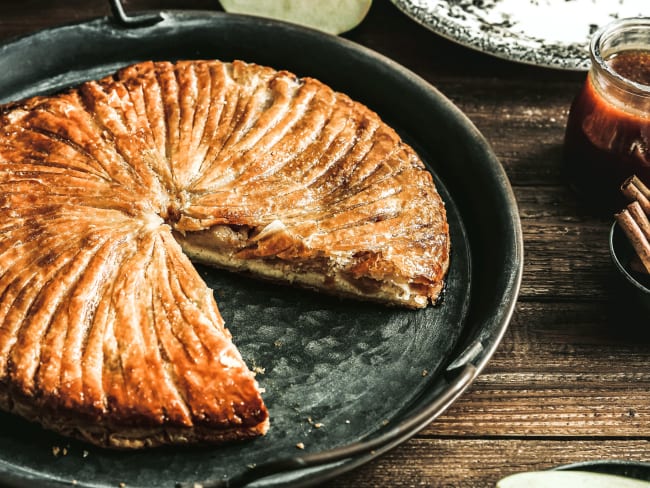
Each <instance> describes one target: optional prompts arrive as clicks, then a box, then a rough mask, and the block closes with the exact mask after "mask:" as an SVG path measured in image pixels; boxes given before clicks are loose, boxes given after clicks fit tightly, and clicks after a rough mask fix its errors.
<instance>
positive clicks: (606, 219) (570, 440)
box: [0, 0, 650, 488]
mask: <svg viewBox="0 0 650 488" xmlns="http://www.w3.org/2000/svg"><path fill="white" fill-rule="evenodd" d="M125 6H126V8H127V9H128V10H129V11H137V10H141V9H146V8H156V9H160V8H192V9H219V8H220V7H219V4H218V2H217V0H129V1H125ZM0 9H1V10H0V11H1V14H0V39H8V38H10V37H12V36H17V35H22V34H27V33H30V32H33V31H35V30H37V29H40V28H43V27H46V26H50V25H57V24H62V23H67V22H74V21H79V20H82V19H86V18H91V17H96V16H100V15H106V14H108V12H109V9H108V6H107V1H105V0H69V1H67V2H49V1H46V0H22V1H14V0H10V1H5V2H2V6H1V7H0ZM345 37H347V38H348V39H351V40H353V41H355V42H358V43H360V44H363V45H365V46H367V47H370V48H371V49H374V50H376V51H378V52H380V53H382V54H384V55H386V56H388V57H390V58H392V59H393V60H395V61H397V62H399V63H401V64H402V65H404V66H406V67H407V68H409V69H411V70H413V71H414V72H416V73H417V74H419V75H420V76H422V77H423V78H424V79H426V80H428V81H429V82H430V83H431V84H433V85H434V86H436V87H437V88H438V89H439V90H440V91H442V92H443V93H444V94H445V95H446V96H447V97H449V98H450V99H451V100H452V101H453V102H454V103H455V104H456V105H458V107H459V108H460V109H461V110H463V111H464V112H465V113H466V114H467V116H468V117H469V118H470V119H471V120H472V121H473V122H474V123H475V124H476V126H477V127H478V129H479V130H480V131H481V132H482V133H483V135H484V136H485V137H486V139H487V140H488V142H489V143H490V144H491V146H492V147H493V149H494V151H495V153H496V155H497V156H498V158H499V159H500V161H501V162H502V164H503V166H504V167H505V169H506V171H507V173H508V175H509V177H510V180H511V183H512V185H513V188H514V191H515V195H516V197H517V200H518V204H519V210H520V215H521V221H522V226H523V232H524V239H525V242H524V246H525V264H524V276H523V284H522V288H521V295H520V299H519V302H518V304H517V308H516V312H515V314H514V317H513V320H512V322H511V325H510V328H509V330H508V331H507V333H506V336H505V338H504V340H503V342H502V343H501V345H500V347H499V348H498V350H497V351H496V353H495V355H494V357H493V359H492V360H491V361H490V362H489V364H488V366H487V368H486V369H485V370H484V372H483V374H482V375H480V376H479V378H478V379H477V380H476V381H475V382H474V383H473V384H472V386H471V387H470V389H469V391H468V392H466V394H464V395H463V396H462V397H461V398H460V399H459V400H458V401H457V402H455V403H454V404H453V405H452V406H451V407H450V408H449V409H448V410H447V411H446V412H445V413H444V414H443V415H442V416H441V417H440V418H439V419H437V420H436V421H435V422H433V423H432V424H431V425H429V426H428V427H426V428H425V429H424V430H423V431H421V432H420V433H419V434H418V435H416V436H415V437H414V438H413V439H411V440H410V441H408V442H406V443H404V444H402V445H401V446H399V447H397V448H396V449H394V450H392V451H390V452H389V453H387V454H385V455H384V456H382V457H381V458H379V459H377V460H375V461H373V462H371V463H369V464H367V465H364V466H362V467H361V468H359V469H357V470H355V471H353V472H351V473H348V474H346V475H343V476H341V477H339V478H337V479H335V480H333V481H331V482H329V483H328V484H327V485H328V486H342V487H375V486H398V487H415V486H418V487H420V486H429V487H465V486H468V487H477V488H480V487H492V486H494V484H495V482H496V481H497V480H498V479H499V478H501V477H503V476H505V475H507V474H511V473H514V472H519V471H524V470H539V469H547V468H550V467H552V466H557V465H561V464H566V463H574V462H579V461H584V460H593V459H627V460H644V461H649V460H650V444H649V441H650V368H648V364H649V363H650V334H649V333H648V331H647V330H646V328H647V327H648V325H649V324H648V319H647V317H645V316H641V315H639V314H630V313H626V312H624V307H623V305H622V304H623V301H622V299H621V297H620V295H619V293H618V291H619V290H618V288H617V286H616V281H615V274H614V268H613V266H612V264H611V262H610V258H609V254H608V250H607V235H608V231H609V227H610V225H611V223H612V221H613V220H612V217H611V216H609V215H597V214H595V213H594V212H593V211H592V210H591V209H590V208H589V207H588V206H586V205H584V204H582V203H581V202H580V201H578V200H577V199H576V196H575V195H574V194H573V193H572V192H571V191H570V190H569V189H568V187H567V185H566V182H565V181H564V179H563V174H562V164H561V155H562V144H563V136H564V126H565V123H566V118H567V114H568V109H569V106H570V103H571V100H572V98H573V97H574V95H575V94H576V93H577V91H578V90H579V88H580V85H581V84H582V82H583V80H584V73H576V72H567V71H554V70H549V69H542V68H536V67H532V66H524V65H518V64H514V63H509V62H506V61H502V60H498V59H495V58H492V57H489V56H487V55H484V54H481V53H478V52H475V51H472V50H470V49H466V48H464V47H462V46H458V45H456V44H454V43H452V42H449V41H447V40H444V39H442V38H440V37H438V36H436V35H435V34H433V33H431V32H429V31H428V30H426V29H424V28H423V27H421V26H419V25H417V24H416V23H414V22H412V21H411V20H409V19H408V18H407V17H405V16H404V15H403V14H402V13H400V12H399V11H398V10H397V9H396V8H395V7H394V6H393V5H392V4H391V3H390V2H389V1H388V0H375V1H374V4H373V7H372V9H371V11H370V13H369V15H368V17H367V18H366V19H365V21H364V22H363V23H362V24H361V26H359V27H358V28H356V29H354V30H353V31H351V32H349V33H347V34H345Z"/></svg>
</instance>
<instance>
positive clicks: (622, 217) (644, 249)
mask: <svg viewBox="0 0 650 488" xmlns="http://www.w3.org/2000/svg"><path fill="white" fill-rule="evenodd" d="M635 204H636V205H635ZM638 205H639V204H638V202H634V203H632V204H630V205H628V207H626V208H624V209H623V210H622V211H621V212H620V213H617V214H616V215H615V217H616V221H617V222H618V224H619V225H620V226H621V228H622V229H623V232H625V235H626V236H627V238H628V239H629V240H630V243H631V244H632V247H633V248H634V251H635V252H636V254H637V256H639V259H640V260H641V263H642V264H643V267H644V268H645V270H646V272H647V273H650V234H646V233H645V232H644V229H646V231H648V229H650V222H649V221H648V218H647V216H646V215H645V214H644V213H643V212H641V213H640V215H641V216H642V219H641V222H640V223H639V222H637V219H638V218H639V212H638V208H635V209H633V210H631V209H630V207H633V208H634V207H635V206H638Z"/></svg>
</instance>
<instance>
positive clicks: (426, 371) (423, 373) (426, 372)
mask: <svg viewBox="0 0 650 488" xmlns="http://www.w3.org/2000/svg"><path fill="white" fill-rule="evenodd" d="M424 376H429V370H428V369H423V370H422V377H424Z"/></svg>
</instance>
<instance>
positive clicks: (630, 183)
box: [621, 175, 650, 215]
mask: <svg viewBox="0 0 650 488" xmlns="http://www.w3.org/2000/svg"><path fill="white" fill-rule="evenodd" d="M621 191H622V192H623V195H625V196H626V197H627V198H628V199H629V200H630V201H635V200H636V201H637V202H639V205H641V208H643V211H644V212H645V214H646V215H650V188H648V187H647V186H646V185H645V184H644V183H643V182H642V181H641V180H640V179H639V177H638V176H636V175H632V176H630V177H629V178H628V179H626V180H625V181H624V182H623V184H622V185H621Z"/></svg>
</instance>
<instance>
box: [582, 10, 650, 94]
mask: <svg viewBox="0 0 650 488" xmlns="http://www.w3.org/2000/svg"><path fill="white" fill-rule="evenodd" d="M630 27H641V28H645V29H648V32H649V33H650V17H629V18H623V19H617V20H614V21H613V22H610V23H608V24H605V25H604V26H602V27H600V28H599V29H598V30H597V31H596V32H595V33H594V34H593V36H592V37H591V42H590V45H589V53H590V55H591V61H592V64H594V65H597V66H598V67H599V68H600V69H601V70H603V71H604V72H606V73H607V74H608V75H609V76H611V77H612V78H613V79H614V80H615V81H616V82H617V83H618V84H619V85H620V87H621V88H624V89H627V90H630V89H631V90H632V91H634V92H636V93H642V94H643V95H650V85H646V84H643V83H638V82H636V81H633V80H630V79H629V78H626V77H624V76H622V75H620V74H619V73H618V72H616V71H614V69H612V67H611V66H610V64H609V63H607V62H606V61H605V59H604V58H603V56H602V54H601V41H602V40H603V38H604V37H606V36H607V35H609V34H611V33H612V32H615V31H616V30H619V29H623V28H630ZM648 50H650V45H649V46H648Z"/></svg>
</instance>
